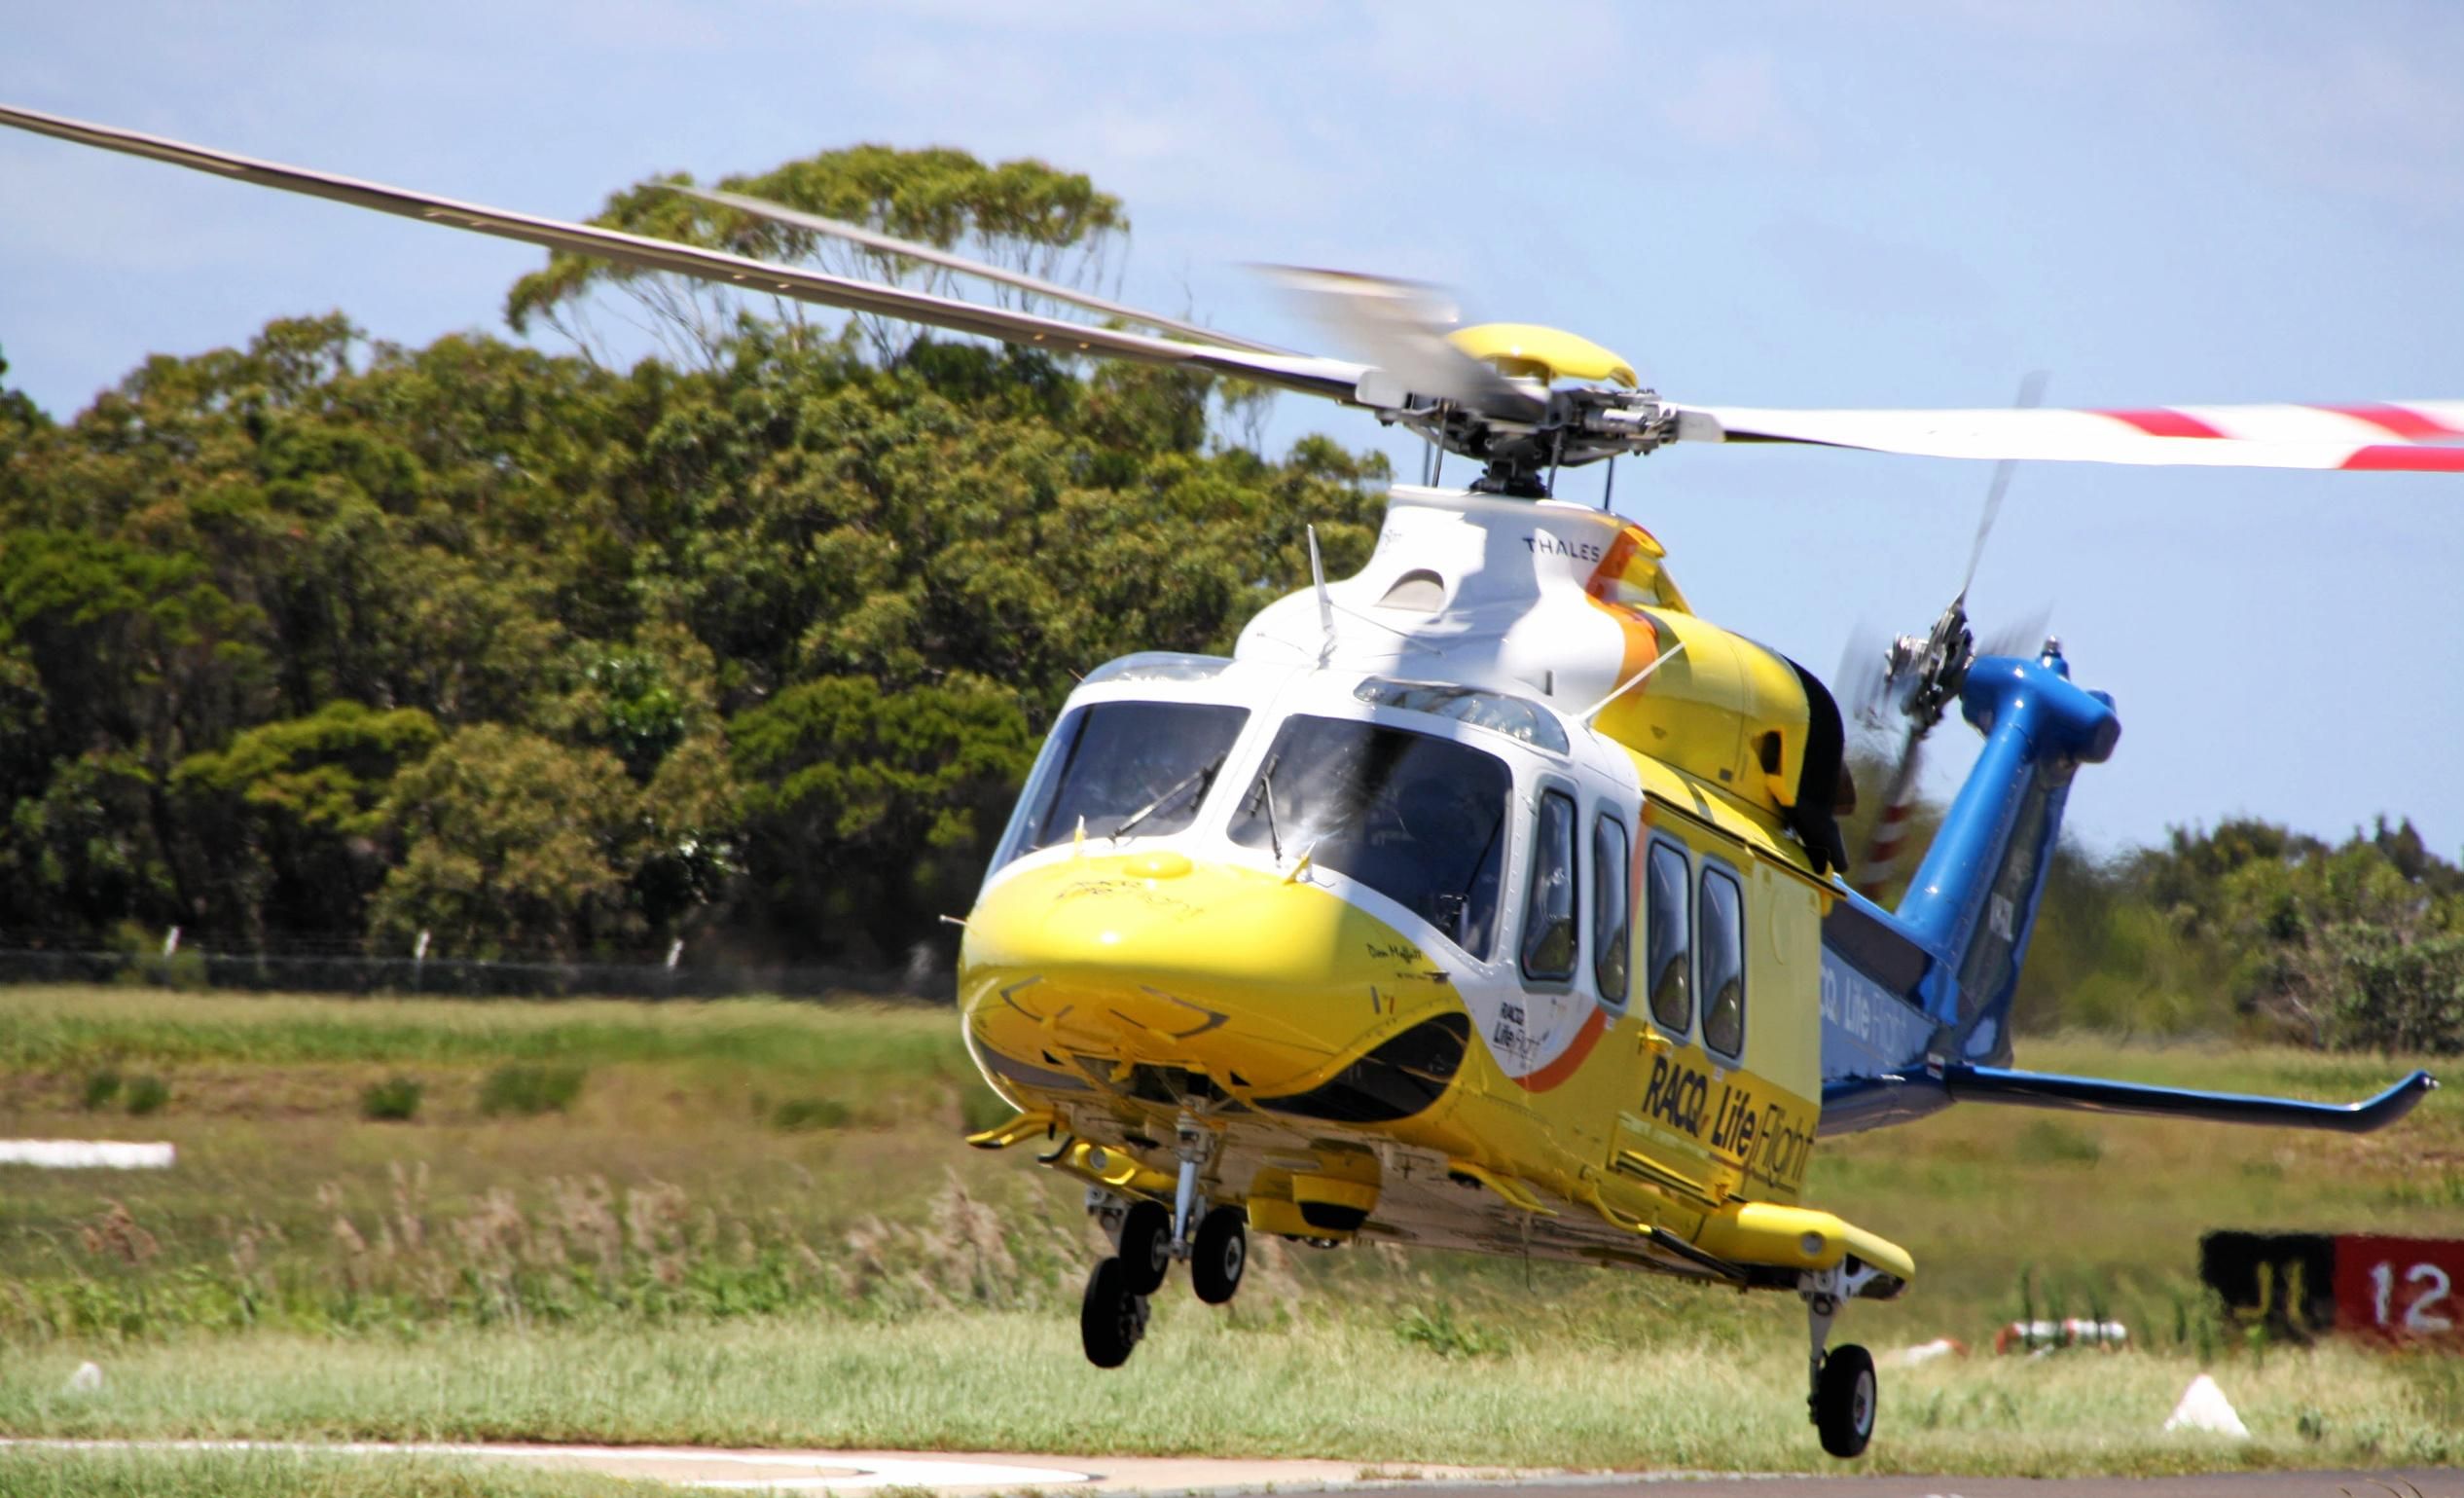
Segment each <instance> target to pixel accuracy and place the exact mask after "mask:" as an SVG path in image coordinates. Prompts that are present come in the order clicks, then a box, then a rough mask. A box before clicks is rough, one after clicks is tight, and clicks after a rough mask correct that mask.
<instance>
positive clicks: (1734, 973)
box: [1522, 790, 1745, 1056]
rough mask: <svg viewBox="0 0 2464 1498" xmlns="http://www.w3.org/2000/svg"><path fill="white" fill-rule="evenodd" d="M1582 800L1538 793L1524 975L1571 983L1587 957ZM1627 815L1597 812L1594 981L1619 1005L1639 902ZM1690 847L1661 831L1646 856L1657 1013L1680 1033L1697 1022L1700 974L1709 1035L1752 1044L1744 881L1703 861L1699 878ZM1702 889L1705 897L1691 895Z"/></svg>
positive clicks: (1730, 1051)
mask: <svg viewBox="0 0 2464 1498" xmlns="http://www.w3.org/2000/svg"><path fill="white" fill-rule="evenodd" d="M1575 828H1576V811H1575V801H1574V798H1573V797H1572V796H1569V795H1567V794H1565V793H1564V792H1563V791H1557V790H1547V791H1542V792H1541V793H1540V822H1539V826H1538V828H1537V835H1536V836H1535V837H1534V838H1533V841H1532V885H1531V893H1530V897H1529V900H1528V902H1527V903H1526V905H1525V908H1524V912H1523V952H1522V958H1523V976H1524V977H1526V978H1528V979H1530V980H1531V981H1533V982H1535V983H1567V982H1572V981H1573V980H1574V976H1575V969H1576V964H1577V963H1578V962H1579V960H1580V955H1581V954H1580V951H1579V948H1580V945H1581V943H1580V941H1579V939H1578V938H1577V936H1576V910H1578V909H1579V908H1580V906H1581V900H1580V899H1579V898H1578V897H1577V891H1578V888H1579V886H1580V882H1581V879H1580V872H1581V871H1580V866H1579V864H1577V862H1576V859H1575ZM1632 846H1633V845H1632V844H1631V843H1630V842H1629V841H1628V840H1627V837H1626V830H1625V824H1624V823H1623V822H1619V821H1617V820H1616V819H1615V818H1613V817H1612V816H1610V815H1609V814H1608V813H1606V812H1600V813H1597V814H1595V815H1594V816H1593V818H1592V822H1591V866H1592V868H1593V869H1594V870H1596V871H1597V877H1598V879H1599V883H1600V888H1599V890H1598V891H1597V892H1596V894H1595V895H1594V896H1593V899H1592V907H1591V946H1592V966H1591V975H1592V981H1593V982H1594V983H1595V984H1597V985H1598V988H1599V993H1600V998H1601V999H1602V1001H1603V1002H1605V1003H1608V1004H1612V1005H1623V1004H1624V1003H1625V1001H1626V978H1627V970H1626V969H1627V963H1628V952H1629V948H1630V947H1631V945H1632V940H1631V932H1629V930H1628V924H1629V922H1630V920H1631V912H1632V910H1633V908H1634V902H1633V900H1632V898H1631V897H1630V895H1629V894H1628V891H1627V889H1626V876H1627V872H1628V870H1630V869H1631V868H1632V867H1633V855H1632ZM1690 873H1691V870H1690V869H1689V867H1688V859H1687V858H1686V856H1685V849H1683V848H1682V847H1680V846H1678V845H1677V844H1675V843H1672V842H1668V841H1666V840H1664V839H1659V838H1654V839H1652V841H1651V845H1650V854H1649V858H1648V859H1647V860H1646V871H1645V875H1644V879H1645V892H1646V895H1647V898H1646V900H1645V904H1644V909H1645V912H1646V916H1645V938H1644V969H1643V970H1644V978H1645V982H1646V984H1647V988H1648V993H1649V999H1650V1004H1651V1018H1652V1019H1653V1020H1654V1021H1656V1022H1657V1023H1658V1024H1659V1026H1660V1028H1661V1029H1663V1030H1666V1031H1668V1032H1669V1033H1670V1034H1672V1035H1679V1036H1683V1035H1685V1034H1687V1033H1688V1032H1690V1031H1691V1030H1692V1029H1693V1024H1694V993H1695V986H1694V985H1695V981H1696V979H1697V977H1698V976H1699V979H1700V982H1701V986H1702V991H1703V992H1704V993H1707V994H1709V995H1710V996H1711V1002H1710V1004H1709V1005H1707V1006H1706V1007H1705V1009H1704V1011H1703V1045H1704V1046H1705V1047H1706V1048H1707V1049H1710V1050H1713V1051H1716V1052H1718V1053H1720V1054H1721V1055H1724V1056H1737V1055H1742V1054H1743V1053H1744V1050H1745V891H1744V889H1743V888H1742V887H1741V886H1739V884H1738V883H1737V880H1736V876H1735V875H1733V874H1731V873H1729V872H1728V871H1727V870H1726V869H1722V868H1718V867H1715V866H1713V865H1711V864H1709V863H1705V864H1704V865H1703V867H1702V871H1701V873H1700V876H1699V877H1698V878H1689V877H1688V876H1689V874H1690ZM1696 892H1699V898H1694V897H1691V896H1693V895H1695V894H1696Z"/></svg>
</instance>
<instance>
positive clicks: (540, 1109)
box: [479, 1062, 583, 1117]
mask: <svg viewBox="0 0 2464 1498" xmlns="http://www.w3.org/2000/svg"><path fill="white" fill-rule="evenodd" d="M582 1077H583V1068H581V1067H578V1066H531V1065H528V1064H525V1063H521V1062H516V1063H514V1064H512V1065H509V1066H500V1067H498V1068H497V1069H496V1070H494V1071H492V1072H490V1073H489V1074H488V1079H487V1080H486V1081H484V1082H482V1083H480V1086H479V1111H480V1112H481V1113H483V1114H489V1115H491V1116H492V1115H494V1114H525V1115H528V1116H532V1117H536V1116H537V1115H538V1114H549V1113H556V1114H561V1113H562V1112H564V1111H565V1109H567V1108H569V1107H571V1106H572V1103H573V1100H574V1099H575V1098H576V1097H579V1096H580V1095H581V1092H582Z"/></svg>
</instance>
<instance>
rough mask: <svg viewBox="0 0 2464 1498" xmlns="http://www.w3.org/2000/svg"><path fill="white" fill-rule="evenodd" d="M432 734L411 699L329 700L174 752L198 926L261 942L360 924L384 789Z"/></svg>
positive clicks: (373, 875) (376, 853) (372, 875)
mask: <svg viewBox="0 0 2464 1498" xmlns="http://www.w3.org/2000/svg"><path fill="white" fill-rule="evenodd" d="M442 738H443V735H442V733H441V732H440V731H439V730H438V728H437V724H436V719H434V718H433V717H430V716H429V715H428V714H427V713H425V712H421V711H419V710H418V709H417V708H397V709H395V710H393V711H392V712H375V711H373V710H371V709H369V708H367V707H365V706H363V705H361V704H359V703H355V702H336V703H329V704H327V705H326V706H325V707H324V708H323V709H322V710H321V711H319V712H316V713H314V714H313V715H311V716H308V717H305V718H291V719H287V720H285V721H281V722H274V723H265V724H260V725H259V726H257V727H254V728H250V729H247V730H245V731H243V732H241V733H239V734H237V735H236V736H235V737H234V738H233V739H232V741H231V743H230V745H229V746H228V747H227V748H225V749H219V750H214V751H210V752H206V753H201V754H192V755H190V756H189V757H188V758H187V759H186V760H183V761H182V762H181V763H180V765H179V768H178V769H177V770H175V771H174V772H173V774H172V778H171V783H172V788H173V790H174V792H175V793H176V794H177V796H178V798H179V802H180V808H181V813H182V815H181V825H182V829H183V832H184V834H185V837H186V839H187V841H188V842H189V843H190V844H191V845H192V848H193V852H192V854H191V858H192V859H193V860H194V862H195V864H196V865H197V866H198V867H199V869H200V870H201V871H202V874H203V877H202V878H201V879H200V880H199V881H198V884H199V888H200V890H201V891H202V892H203V893H202V899H203V900H204V902H205V904H206V910H205V913H204V915H203V916H202V918H201V919H200V920H199V926H200V927H202V928H204V932H202V933H204V934H209V935H215V936H221V937H223V938H224V939H227V940H228V939H231V938H237V939H238V940H240V941H243V942H245V943H246V944H247V945H249V946H252V947H257V948H263V947H264V946H266V945H267V944H268V941H269V938H272V937H277V936H285V937H287V936H293V935H328V936H330V935H333V934H338V933H341V934H349V933H356V932H359V931H360V930H361V929H363V928H364V927H365V925H366V923H367V902H368V899H369V896H370V895H373V894H374V893H375V892H376V889H377V886H378V885H379V883H380V881H381V880H382V879H383V877H384V874H385V864H384V859H383V851H382V846H381V838H382V836H383V833H384V831H385V829H386V824H385V820H384V817H383V803H384V798H385V796H386V794H387V793H388V790H389V789H390V787H391V785H392V782H393V779H394V777H395V775H396V774H397V773H398V772H399V771H400V770H401V769H402V768H403V767H404V766H406V765H410V764H416V763H417V762H418V761H419V760H420V759H422V758H423V757H425V756H426V754H427V753H428V751H429V750H431V749H435V748H436V746H437V744H438V743H439V741H440V740H441V739H442Z"/></svg>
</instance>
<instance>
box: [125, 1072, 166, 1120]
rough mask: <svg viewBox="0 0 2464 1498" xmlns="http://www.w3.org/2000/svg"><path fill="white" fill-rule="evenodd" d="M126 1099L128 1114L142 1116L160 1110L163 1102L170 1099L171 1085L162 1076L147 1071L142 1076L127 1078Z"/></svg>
mask: <svg viewBox="0 0 2464 1498" xmlns="http://www.w3.org/2000/svg"><path fill="white" fill-rule="evenodd" d="M127 1100H128V1113H129V1114H130V1116H132V1117H138V1118H142V1117H144V1116H145V1115H146V1114H150V1113H156V1112H159V1111H161V1109H162V1107H163V1104H165V1103H168V1102H169V1101H171V1087H170V1084H169V1083H168V1082H165V1081H164V1080H163V1078H160V1077H157V1076H155V1075H154V1074H153V1073H151V1072H148V1073H147V1074H146V1075H144V1076H143V1077H136V1078H130V1079H129V1081H128V1093H127Z"/></svg>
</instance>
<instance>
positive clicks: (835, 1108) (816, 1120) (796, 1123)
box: [770, 1098, 855, 1133]
mask: <svg viewBox="0 0 2464 1498" xmlns="http://www.w3.org/2000/svg"><path fill="white" fill-rule="evenodd" d="M854 1116H855V1115H854V1114H852V1113H851V1112H850V1111H849V1109H848V1106H847V1105H846V1104H845V1103H842V1102H840V1101H838V1100H837V1099H836V1098H789V1099H788V1100H787V1101H785V1102H783V1103H781V1104H779V1106H778V1107H776V1108H774V1109H772V1110H771V1111H770V1122H771V1126H772V1127H774V1128H781V1129H786V1130H788V1131H789V1132H790V1133H793V1132H798V1131H801V1130H804V1129H843V1128H845V1127H847V1125H848V1122H849V1120H851V1119H852V1118H853V1117H854Z"/></svg>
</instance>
